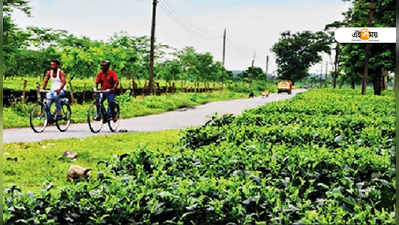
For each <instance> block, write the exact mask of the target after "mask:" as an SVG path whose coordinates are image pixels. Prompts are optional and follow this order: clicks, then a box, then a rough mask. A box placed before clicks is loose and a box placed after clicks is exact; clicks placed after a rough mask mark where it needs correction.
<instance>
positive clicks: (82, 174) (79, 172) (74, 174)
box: [66, 165, 91, 181]
mask: <svg viewBox="0 0 399 225" xmlns="http://www.w3.org/2000/svg"><path fill="white" fill-rule="evenodd" d="M90 170H91V169H86V168H83V167H81V166H76V165H71V166H70V167H69V170H68V173H67V176H66V179H67V181H72V180H83V179H88V178H89V177H90Z"/></svg>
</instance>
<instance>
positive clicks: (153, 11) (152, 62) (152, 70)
mask: <svg viewBox="0 0 399 225" xmlns="http://www.w3.org/2000/svg"><path fill="white" fill-rule="evenodd" d="M157 4H158V0H153V3H152V25H151V50H150V79H149V82H148V89H149V92H150V93H152V87H153V81H154V43H155V19H156V14H157Z"/></svg>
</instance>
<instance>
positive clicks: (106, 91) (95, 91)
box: [93, 90, 111, 93]
mask: <svg viewBox="0 0 399 225" xmlns="http://www.w3.org/2000/svg"><path fill="white" fill-rule="evenodd" d="M93 92H94V93H108V92H111V91H110V90H105V91H98V90H93Z"/></svg>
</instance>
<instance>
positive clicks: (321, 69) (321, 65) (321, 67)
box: [320, 61, 323, 88]
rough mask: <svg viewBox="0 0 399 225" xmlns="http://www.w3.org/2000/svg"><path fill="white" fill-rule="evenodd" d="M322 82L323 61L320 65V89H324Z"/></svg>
mask: <svg viewBox="0 0 399 225" xmlns="http://www.w3.org/2000/svg"><path fill="white" fill-rule="evenodd" d="M322 80H323V61H321V63H320V88H321V87H322Z"/></svg>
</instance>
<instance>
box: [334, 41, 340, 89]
mask: <svg viewBox="0 0 399 225" xmlns="http://www.w3.org/2000/svg"><path fill="white" fill-rule="evenodd" d="M339 48H340V46H339V43H338V42H337V47H336V48H335V62H334V64H335V65H334V70H335V71H334V78H333V87H334V88H336V87H337V78H338V61H339V54H340V52H339Z"/></svg>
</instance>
